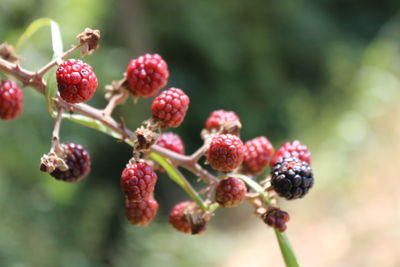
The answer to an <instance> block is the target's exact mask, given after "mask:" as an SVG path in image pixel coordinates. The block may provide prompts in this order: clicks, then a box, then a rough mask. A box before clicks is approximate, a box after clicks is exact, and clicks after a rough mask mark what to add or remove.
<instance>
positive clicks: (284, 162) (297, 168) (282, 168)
mask: <svg viewBox="0 0 400 267" xmlns="http://www.w3.org/2000/svg"><path fill="white" fill-rule="evenodd" d="M271 185H272V187H273V188H274V190H275V191H276V192H277V193H278V195H280V196H281V197H284V198H286V199H296V198H301V197H303V196H304V195H305V194H307V192H308V191H309V190H310V188H311V187H312V186H313V185H314V176H313V172H312V169H311V167H310V165H308V163H307V162H305V161H301V160H299V159H298V158H295V157H292V158H281V159H280V160H279V161H278V162H277V163H275V165H274V167H272V170H271Z"/></svg>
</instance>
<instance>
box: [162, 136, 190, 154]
mask: <svg viewBox="0 0 400 267" xmlns="http://www.w3.org/2000/svg"><path fill="white" fill-rule="evenodd" d="M157 145H159V146H160V147H163V148H165V149H168V150H172V151H174V152H176V153H178V154H182V155H183V154H184V153H185V144H184V143H183V141H182V139H181V138H180V137H179V135H177V134H175V133H171V132H167V133H162V134H161V135H160V137H158V140H157Z"/></svg>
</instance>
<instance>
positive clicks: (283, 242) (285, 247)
mask: <svg viewBox="0 0 400 267" xmlns="http://www.w3.org/2000/svg"><path fill="white" fill-rule="evenodd" d="M275 234H276V238H277V239H278V243H279V248H280V249H281V253H282V256H283V259H284V261H285V264H286V267H300V265H299V263H298V262H297V258H296V255H295V254H294V251H293V248H292V246H291V245H290V242H289V240H288V238H287V236H286V234H285V233H281V232H279V231H278V230H276V229H275Z"/></svg>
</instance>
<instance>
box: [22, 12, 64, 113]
mask: <svg viewBox="0 0 400 267" xmlns="http://www.w3.org/2000/svg"><path fill="white" fill-rule="evenodd" d="M45 26H50V32H51V43H52V50H53V59H56V58H58V57H61V56H62V54H63V43H62V38H61V32H60V27H59V26H58V24H57V22H55V21H54V20H52V19H50V18H40V19H37V20H35V21H33V22H32V23H31V24H30V25H29V26H28V27H27V28H26V30H25V31H24V33H23V34H22V35H21V36H20V38H19V39H18V42H17V45H16V49H17V50H18V49H19V48H20V47H21V45H22V44H23V43H24V42H26V41H27V40H29V38H30V37H31V36H32V35H34V34H35V33H36V32H37V31H38V30H39V29H41V28H42V27H45ZM45 81H46V83H47V86H46V91H45V96H46V101H47V109H48V110H49V112H50V114H51V116H52V117H54V116H55V114H54V111H53V98H54V97H55V96H56V94H57V85H56V71H55V69H54V68H53V69H52V70H50V71H49V72H48V73H47V74H46V76H45Z"/></svg>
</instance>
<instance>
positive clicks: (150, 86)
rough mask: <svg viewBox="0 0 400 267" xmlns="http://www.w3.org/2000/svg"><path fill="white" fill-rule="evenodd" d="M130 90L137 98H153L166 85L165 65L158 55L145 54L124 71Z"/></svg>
mask: <svg viewBox="0 0 400 267" xmlns="http://www.w3.org/2000/svg"><path fill="white" fill-rule="evenodd" d="M126 76H127V77H126V78H127V80H128V82H129V86H130V89H131V90H132V91H133V92H134V93H135V94H136V95H138V96H142V97H148V96H155V95H156V94H157V93H158V91H159V90H160V89H161V88H163V87H164V86H165V85H166V84H167V79H168V77H169V72H168V66H167V63H165V61H164V60H163V59H162V58H161V57H160V55H158V54H153V55H151V54H145V55H144V56H140V57H138V58H136V59H134V60H132V61H131V62H130V63H129V65H128V67H127V69H126Z"/></svg>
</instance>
